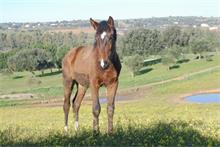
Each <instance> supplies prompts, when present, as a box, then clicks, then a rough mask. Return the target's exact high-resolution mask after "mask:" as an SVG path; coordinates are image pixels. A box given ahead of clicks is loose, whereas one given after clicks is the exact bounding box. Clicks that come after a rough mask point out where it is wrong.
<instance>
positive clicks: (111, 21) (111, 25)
mask: <svg viewBox="0 0 220 147" xmlns="http://www.w3.org/2000/svg"><path fill="white" fill-rule="evenodd" d="M108 25H109V26H110V27H111V28H114V27H115V25H114V20H113V18H112V17H111V16H109V18H108Z"/></svg>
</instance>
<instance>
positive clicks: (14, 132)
mask: <svg viewBox="0 0 220 147" xmlns="http://www.w3.org/2000/svg"><path fill="white" fill-rule="evenodd" d="M219 57H220V56H219V55H216V56H215V57H214V61H212V62H206V61H204V60H200V61H199V60H195V61H191V62H189V63H185V64H181V67H180V68H179V69H174V70H171V71H168V70H167V69H166V67H164V66H162V65H160V64H158V65H155V66H153V68H154V70H153V71H151V72H149V73H147V74H144V75H140V76H137V77H135V78H134V79H132V78H131V76H130V74H129V72H128V71H127V69H126V68H123V71H122V74H121V78H120V89H124V88H130V87H133V86H140V85H145V84H147V83H150V82H155V81H158V77H160V76H161V75H162V76H163V77H164V79H169V78H173V77H176V76H181V75H184V74H189V73H191V72H195V71H198V70H202V69H206V68H210V67H214V66H217V65H219V64H220V58H219ZM191 64H192V65H191ZM14 76H20V77H21V78H15V79H13V77H14ZM22 76H23V77H22ZM29 77H31V74H29V73H28V72H23V73H16V74H15V75H11V76H2V75H1V76H0V80H1V81H0V82H3V84H4V85H2V83H1V93H13V92H31V93H37V94H39V93H40V94H44V95H49V96H51V95H52V97H53V96H60V95H62V90H61V89H60V87H61V86H62V81H61V75H60V74H57V75H53V76H45V77H37V78H39V79H40V80H41V81H42V83H41V84H38V85H36V84H33V85H31V86H28V88H27V83H25V81H26V80H28V78H29ZM12 79H13V80H12ZM164 79H163V80H164ZM22 81H23V82H22ZM132 81H133V82H134V81H135V83H132ZM219 85H220V69H215V70H213V71H209V72H205V73H200V74H197V75H194V76H191V77H188V78H186V79H183V80H180V81H178V80H176V81H172V82H169V83H164V84H160V85H155V86H151V87H149V88H147V89H146V93H144V96H143V97H141V98H139V97H134V99H136V101H125V102H116V110H115V115H114V133H113V134H112V135H107V134H106V126H107V114H106V104H102V105H101V106H102V112H101V114H100V133H99V134H94V133H93V132H92V130H91V129H92V119H93V118H92V111H91V107H92V106H91V103H87V104H85V103H83V104H82V106H81V108H80V114H79V125H80V130H79V131H78V132H75V131H74V130H73V128H74V126H73V124H74V120H73V117H72V116H73V114H72V111H70V114H71V115H70V116H69V117H70V119H69V128H70V131H69V132H68V133H67V134H66V133H64V132H63V126H64V118H63V117H64V116H63V110H62V106H56V107H45V106H34V105H27V106H26V105H22V104H21V105H18V106H14V105H13V104H12V106H10V107H9V105H10V102H5V101H4V103H3V101H0V103H1V104H2V105H7V107H1V108H0V144H1V145H12V144H13V145H49V144H50V145H55V144H56V145H80V146H88V145H89V146H90V145H91V146H94V145H99V146H120V145H121V146H131V145H139V146H220V119H219V114H220V104H193V103H188V102H185V101H184V100H182V98H181V97H182V95H185V94H192V93H195V92H198V91H203V90H212V89H219V88H220V86H219ZM6 87H8V88H9V89H7V88H6ZM10 87H11V88H10ZM16 87H17V88H16ZM120 89H119V90H120ZM59 91H60V92H59ZM53 94H54V95H53ZM12 102H13V101H12ZM18 102H20V103H22V102H25V103H26V102H27V101H18ZM15 103H16V102H15Z"/></svg>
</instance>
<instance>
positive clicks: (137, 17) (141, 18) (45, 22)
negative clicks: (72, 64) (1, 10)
mask: <svg viewBox="0 0 220 147" xmlns="http://www.w3.org/2000/svg"><path fill="white" fill-rule="evenodd" d="M167 17H200V18H220V16H193V15H192V16H179V15H177V16H151V17H139V18H138V17H137V18H118V19H117V18H116V19H114V20H116V21H117V20H129V19H132V20H134V19H150V18H167ZM113 18H114V17H113ZM89 19H90V18H88V19H66V20H65V19H63V20H46V21H8V22H0V24H4V23H48V22H57V21H58V22H61V21H79V20H81V21H86V20H89ZM94 19H95V20H98V21H100V20H103V19H100V18H98V19H96V18H94Z"/></svg>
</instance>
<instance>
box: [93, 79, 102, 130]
mask: <svg viewBox="0 0 220 147" xmlns="http://www.w3.org/2000/svg"><path fill="white" fill-rule="evenodd" d="M91 94H92V113H93V130H94V131H95V132H98V131H99V114H100V112H101V106H100V103H99V86H98V84H97V83H96V82H92V84H91Z"/></svg>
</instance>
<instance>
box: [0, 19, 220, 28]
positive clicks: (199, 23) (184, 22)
mask: <svg viewBox="0 0 220 147" xmlns="http://www.w3.org/2000/svg"><path fill="white" fill-rule="evenodd" d="M115 24H116V27H117V28H118V30H120V31H126V30H128V29H131V28H140V27H142V28H166V27H169V26H173V25H178V26H181V27H206V28H210V29H218V28H220V17H194V16H188V17H182V16H176V17H171V16H170V17H152V18H140V19H121V20H115ZM88 27H90V23H89V20H72V21H54V22H34V23H29V22H26V23H16V22H10V23H0V30H18V31H19V30H29V31H32V30H36V29H46V30H48V29H49V30H53V29H55V30H57V29H58V30H62V29H67V30H68V29H74V28H75V29H76V28H88Z"/></svg>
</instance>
